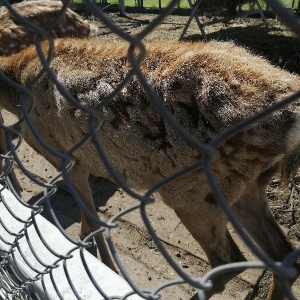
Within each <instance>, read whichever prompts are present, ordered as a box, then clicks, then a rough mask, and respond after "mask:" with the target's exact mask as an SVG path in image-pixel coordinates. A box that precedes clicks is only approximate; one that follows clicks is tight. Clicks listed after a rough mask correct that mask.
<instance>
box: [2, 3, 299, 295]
mask: <svg viewBox="0 0 300 300" xmlns="http://www.w3.org/2000/svg"><path fill="white" fill-rule="evenodd" d="M2 2H3V4H4V5H5V6H6V7H8V8H9V10H10V11H11V12H12V13H14V11H13V9H12V7H11V6H10V4H9V2H8V1H7V0H2ZM177 2H178V0H172V1H171V2H170V3H169V5H168V6H167V7H166V8H165V9H163V10H162V11H161V13H160V14H159V15H158V17H157V18H156V19H154V20H153V21H152V22H151V23H150V24H149V26H148V27H147V28H146V29H145V30H143V31H141V32H140V34H138V35H136V36H132V35H129V34H127V33H126V32H124V31H123V30H122V29H120V28H119V27H117V26H116V25H115V24H113V23H112V22H111V21H110V20H109V19H108V18H107V17H106V15H105V14H104V13H103V12H102V11H101V10H100V9H99V8H98V7H97V5H95V3H94V2H93V1H90V0H85V5H86V7H87V8H88V9H89V11H91V12H93V14H94V15H95V16H96V17H97V18H98V19H99V20H101V22H103V23H104V24H105V25H106V26H107V27H109V28H110V30H111V31H112V32H114V33H115V34H117V35H119V36H120V37H121V38H122V39H123V40H124V41H126V42H128V55H129V59H130V63H131V66H132V72H131V74H129V76H127V77H126V78H125V79H124V82H122V83H121V85H120V86H119V87H118V90H116V91H115V92H116V93H119V92H120V90H121V89H122V87H123V86H124V85H125V84H126V82H127V81H128V79H129V78H130V77H132V76H133V75H135V76H136V77H137V78H139V80H140V82H141V83H142V85H143V87H144V89H145V90H146V91H147V93H148V95H149V97H150V99H151V100H152V102H153V104H154V105H155V106H156V108H157V110H158V111H159V112H160V113H161V114H162V115H163V116H164V118H166V119H167V120H168V122H169V124H170V125H171V126H172V127H173V128H174V130H175V131H177V132H178V133H179V134H180V135H181V136H182V137H183V138H184V139H185V141H186V142H187V143H189V145H192V147H194V148H196V149H198V150H199V151H200V152H201V153H202V154H203V157H204V159H203V160H202V161H201V162H197V163H195V164H193V165H190V166H186V167H185V168H184V169H182V170H180V171H179V172H177V173H176V174H173V175H172V176H170V177H168V178H166V179H165V180H164V181H162V182H159V183H157V184H156V185H154V186H153V187H152V188H150V189H149V190H148V191H147V192H146V193H145V194H143V195H140V194H136V193H135V192H133V191H132V190H131V189H130V188H129V187H128V186H127V184H126V182H124V180H123V179H122V178H121V177H120V176H119V175H118V174H117V173H116V172H115V170H114V167H113V166H112V164H111V162H110V161H109V160H108V159H107V157H106V154H105V152H104V151H103V149H102V148H101V142H99V141H98V138H97V134H96V133H97V127H98V126H99V125H100V124H101V122H103V119H102V118H103V117H102V114H101V113H100V112H99V111H97V110H93V109H90V108H89V109H87V108H85V112H86V113H87V114H89V116H90V122H89V126H90V134H88V135H87V136H86V138H85V139H90V138H91V139H93V141H94V144H95V147H97V151H98V153H99V156H100V157H99V159H102V161H103V162H104V165H105V166H106V168H107V169H108V170H109V172H110V174H111V176H112V177H113V178H114V180H115V181H116V183H117V184H118V185H119V186H120V187H122V188H123V189H124V190H125V191H126V192H127V193H129V194H130V195H131V196H133V197H135V198H136V199H138V200H139V204H137V205H135V206H133V207H129V208H127V209H126V210H124V211H121V212H120V213H119V214H118V215H115V216H113V217H112V218H111V219H110V220H109V221H108V222H105V223H103V222H102V223H101V224H102V226H103V227H105V237H106V240H107V242H108V244H109V247H110V250H111V252H112V253H113V256H114V258H115V260H116V262H117V263H118V267H119V268H120V269H121V272H122V274H123V275H124V277H125V278H126V280H127V281H128V283H129V284H130V285H131V287H132V289H133V290H134V292H131V293H136V294H138V295H140V296H141V297H143V298H145V299H158V298H159V293H160V291H161V290H163V289H165V288H167V287H169V286H172V285H177V284H181V283H184V282H186V283H189V284H190V285H192V286H194V287H195V288H197V289H198V290H199V299H205V293H204V289H206V288H208V287H210V279H211V278H213V277H214V276H216V274H220V273H226V272H232V271H233V270H240V269H245V268H269V269H272V270H276V272H277V274H278V277H279V278H280V279H281V280H282V282H283V286H284V289H285V294H286V296H287V297H288V298H289V299H294V296H293V293H292V291H291V287H290V284H289V281H288V278H289V276H290V275H291V274H294V272H295V270H294V268H293V267H292V263H293V261H294V260H295V258H297V257H299V256H300V250H299V249H298V250H295V251H294V252H293V253H291V254H290V256H289V257H288V258H287V259H286V261H284V262H282V264H278V263H275V262H274V261H273V260H272V259H270V258H269V257H268V256H266V255H265V254H264V253H263V252H262V251H261V250H260V249H259V248H257V247H256V245H255V244H254V243H253V242H252V240H251V239H249V237H248V235H247V234H246V233H245V231H244V230H243V228H242V227H241V225H240V223H239V222H238V220H237V219H236V217H235V215H234V213H233V212H232V210H231V208H230V207H229V206H228V204H227V201H226V199H225V198H224V196H223V194H222V191H221V190H220V188H219V186H218V183H217V181H216V179H215V176H214V175H213V174H212V171H211V168H210V162H211V160H212V159H213V158H214V157H215V156H216V154H217V152H218V151H217V145H218V144H219V143H220V142H221V141H223V140H225V139H228V138H229V137H231V136H233V135H235V134H236V133H238V132H240V131H242V130H244V129H245V128H247V127H248V126H249V125H251V124H253V123H256V122H258V121H260V120H262V119H263V118H265V117H266V116H268V115H270V114H271V113H273V112H274V111H276V110H278V109H280V108H282V107H284V106H286V105H287V104H289V103H292V102H293V101H296V100H297V99H298V98H299V97H300V90H299V92H297V93H295V94H293V95H291V96H290V97H288V98H286V99H283V100H282V101H281V102H280V103H277V104H276V105H274V106H272V107H270V108H267V109H265V110H263V111H262V112H260V113H259V114H256V115H254V116H252V117H250V118H248V119H246V120H243V121H242V122H240V123H238V124H237V125H236V126H234V127H231V128H229V129H227V130H225V131H223V132H222V133H220V134H219V135H218V136H216V137H215V138H214V139H213V141H211V142H210V143H209V144H203V143H202V142H200V141H198V140H197V139H195V138H194V137H193V136H192V135H190V134H189V133H188V132H187V131H186V130H185V128H183V127H182V126H181V125H180V123H179V122H178V121H176V120H175V119H174V117H173V116H172V114H170V112H169V110H168V109H167V108H166V107H165V106H164V104H163V102H162V101H161V99H160V98H159V97H158V96H157V95H156V94H155V92H154V91H153V90H152V88H151V87H150V85H149V84H148V82H147V81H146V80H145V79H144V77H143V74H142V73H141V71H140V68H139V66H140V64H141V61H142V56H143V55H144V46H143V38H145V37H146V36H147V35H148V34H149V33H150V32H151V31H152V30H153V29H154V28H155V27H157V26H158V25H159V24H160V23H161V22H162V21H163V20H164V19H165V18H166V17H167V16H168V15H169V14H170V13H171V12H172V10H173V8H174V7H176V5H177ZM267 3H268V5H270V7H271V8H272V9H273V10H274V11H275V13H276V14H277V15H278V16H279V18H280V19H281V20H283V21H284V22H285V23H286V25H287V26H289V28H291V30H293V31H294V32H295V33H296V34H297V35H298V36H300V25H299V23H298V21H297V20H295V19H294V18H291V15H290V14H289V12H287V11H286V10H285V9H283V7H282V6H281V4H280V3H279V1H275V0H269V1H267ZM64 4H66V5H64V7H63V8H62V10H64V9H65V8H66V7H67V5H68V2H64ZM15 17H16V18H17V19H19V20H20V22H24V23H25V21H24V20H23V19H22V18H21V17H20V16H18V15H17V14H15ZM58 18H59V16H58ZM55 22H56V20H53V22H52V24H55ZM27 26H29V27H31V28H32V29H33V30H34V31H35V32H36V33H37V38H36V44H37V49H39V46H38V45H39V40H40V38H39V37H40V36H41V37H45V36H46V37H47V39H49V41H50V45H51V47H53V41H52V40H51V38H49V36H48V35H47V34H45V31H44V30H43V29H41V28H39V27H38V26H33V25H32V24H27ZM136 49H139V51H140V54H141V56H139V57H138V59H137V58H136V56H135V55H134V51H136ZM52 51H53V49H51V50H50V54H51V52H52ZM39 55H40V57H41V59H42V54H41V53H39ZM50 56H51V55H50ZM50 60H51V57H50V58H49V59H44V61H43V64H44V65H45V66H44V67H43V70H42V72H47V73H48V76H49V77H50V78H51V80H52V81H53V82H56V84H59V82H57V79H56V78H55V77H54V76H53V74H52V73H51V70H50V69H49V68H47V65H48V64H49V61H50ZM38 76H39V75H38ZM0 77H1V80H2V81H4V82H6V83H7V84H9V85H10V86H12V87H14V88H15V89H16V90H17V91H18V93H19V97H20V98H19V99H20V105H21V106H23V107H22V109H23V114H24V118H23V119H21V121H20V122H27V123H28V124H29V126H30V127H32V129H33V130H34V125H33V124H32V122H31V120H30V115H29V112H28V108H27V107H26V105H25V104H24V101H23V98H24V95H31V96H32V92H31V86H32V84H33V83H34V82H35V81H36V80H37V78H35V79H34V80H33V81H32V82H31V84H30V85H27V86H26V87H25V86H20V85H19V84H17V83H15V82H14V81H12V80H11V79H9V78H7V77H6V76H4V75H3V74H2V73H0ZM62 90H63V88H62ZM116 93H113V94H111V95H110V96H109V97H108V98H107V99H106V104H108V103H110V102H111V101H113V98H114V96H115V94H116ZM64 96H65V98H66V101H70V103H73V100H72V99H71V97H70V96H69V95H68V93H65V95H64ZM75 104H76V103H75ZM75 104H74V105H75ZM33 107H34V99H32V102H31V104H30V105H29V110H32V109H33ZM78 108H79V109H84V108H83V107H78ZM95 120H96V121H95ZM18 125H19V124H17V126H14V127H5V126H3V125H1V128H4V129H5V130H6V132H7V135H8V145H9V149H10V153H9V154H8V155H2V156H1V157H2V158H3V168H4V174H3V175H2V181H3V184H8V185H9V186H10V188H11V189H12V190H13V186H12V184H11V183H10V179H9V178H8V173H9V171H10V169H11V161H16V162H17V164H18V165H19V167H20V168H21V169H22V171H23V172H24V173H25V174H26V175H27V176H28V177H29V178H30V179H31V180H32V181H33V182H35V183H36V184H38V185H40V186H42V187H44V197H43V198H41V199H39V200H38V201H37V202H36V203H35V205H28V204H27V203H26V202H24V201H23V200H22V199H21V198H19V197H18V201H19V204H18V205H21V206H23V207H26V209H27V210H28V213H27V215H24V216H23V217H22V218H21V219H20V217H19V216H18V214H17V213H15V212H14V211H13V210H12V209H11V208H10V206H9V204H8V203H7V202H6V200H5V197H3V196H2V197H1V201H0V202H1V205H2V207H1V210H6V211H7V212H8V213H9V214H10V215H11V217H12V218H14V219H15V221H16V222H17V223H18V225H17V228H18V229H16V231H14V232H11V229H9V228H8V227H7V224H6V223H5V221H3V219H2V218H0V223H1V226H2V227H3V228H4V230H5V231H6V232H7V235H3V236H0V240H1V243H2V244H3V243H4V244H5V245H6V247H5V249H2V250H1V262H0V263H1V269H0V279H1V284H0V292H1V294H0V297H3V298H7V299H9V298H12V299H28V298H36V299H39V298H40V295H39V293H38V292H37V291H36V290H35V287H34V284H33V283H34V282H35V281H37V280H40V279H43V278H44V277H45V276H46V275H49V276H50V280H51V281H52V283H53V286H54V289H56V287H55V280H54V278H53V272H54V271H55V269H56V268H57V265H58V264H59V263H62V265H63V266H64V270H65V272H66V276H67V278H68V284H69V285H70V288H71V290H72V291H73V293H74V295H75V296H76V297H77V298H78V299H80V298H81V297H80V295H79V293H78V291H77V290H76V286H75V285H73V283H72V280H71V279H70V278H69V276H68V269H67V267H65V266H66V264H67V261H68V259H69V258H70V257H71V256H72V254H73V253H74V252H75V251H79V252H80V253H81V254H82V251H83V249H85V247H87V246H89V245H90V244H89V241H91V240H92V238H93V235H90V236H89V237H87V238H86V239H85V240H84V241H82V242H77V241H75V240H73V239H71V238H70V237H69V236H68V235H66V234H65V232H64V230H63V228H62V227H61V225H60V223H59V221H58V220H57V218H56V216H55V214H54V213H53V210H52V208H51V201H50V196H51V195H52V194H53V193H55V191H56V189H57V187H56V185H55V183H56V182H57V181H58V180H59V179H60V178H61V177H64V179H66V180H67V181H68V180H70V179H69V175H68V170H69V169H71V168H72V166H73V164H74V159H73V158H72V156H71V155H70V153H72V152H73V151H75V150H76V149H78V148H80V147H81V146H82V144H83V143H84V142H85V139H84V140H83V141H80V142H79V143H78V145H75V146H74V147H73V149H71V151H70V152H69V153H59V152H57V151H55V150H53V149H52V148H50V147H49V145H47V144H45V143H44V142H43V140H42V138H41V137H40V136H39V134H38V133H36V135H37V138H38V139H39V140H40V142H41V143H44V144H45V145H44V146H45V148H46V149H47V150H48V151H49V152H51V153H53V155H55V156H56V157H59V158H60V159H61V165H60V167H61V173H59V174H58V175H57V177H55V178H54V179H52V180H51V181H49V182H48V183H42V182H40V181H39V180H37V179H36V178H34V177H33V176H32V175H31V174H30V173H29V172H28V171H27V170H26V168H25V167H24V166H23V164H22V162H21V160H20V159H19V158H18V155H17V153H16V150H17V149H18V147H19V145H20V143H21V139H20V141H19V142H18V143H17V145H16V146H13V143H12V136H15V135H16V134H17V135H19V137H20V138H21V135H20V133H19V132H18V130H17V127H18ZM97 141H98V142H97ZM199 167H202V168H203V169H204V170H205V172H206V175H207V180H208V182H209V184H210V186H211V187H212V189H213V191H214V195H215V196H216V198H217V200H218V203H219V205H220V207H222V209H223V210H224V212H225V213H226V214H227V216H228V218H229V219H230V221H231V223H232V224H233V226H234V227H235V229H236V231H237V232H238V233H239V234H240V236H241V237H242V239H243V240H244V241H245V242H246V243H247V245H248V246H249V248H250V249H252V251H254V253H256V255H257V256H258V257H259V258H260V261H258V262H243V263H233V264H228V265H224V266H220V267H218V268H215V269H212V270H211V271H209V272H208V273H207V274H206V275H205V276H203V277H202V278H190V277H189V276H188V275H186V274H185V273H184V272H182V270H181V269H180V268H179V267H178V266H177V264H176V263H175V262H174V260H173V259H172V258H171V257H170V255H169V254H168V253H167V251H166V250H165V248H164V246H163V245H162V243H161V241H160V240H159V239H158V237H157V235H156V234H155V232H154V230H153V228H152V226H151V224H150V222H149V219H148V216H147V214H146V212H145V206H146V205H147V204H148V203H149V202H150V201H152V200H151V195H152V194H153V192H155V191H156V190H157V189H159V188H160V187H161V186H163V185H166V184H168V183H169V182H171V181H173V180H176V179H177V178H179V177H180V176H184V175H186V174H188V173H189V172H191V171H193V170H194V169H197V168H199ZM72 193H73V194H76V191H73V192H72ZM77 198H78V199H79V200H78V201H80V197H79V196H78V197H77ZM44 208H45V209H47V210H48V211H49V213H50V214H51V216H52V218H53V221H54V222H55V223H56V225H57V227H58V228H59V230H60V231H61V233H62V234H63V235H65V236H66V238H67V239H68V240H69V242H70V243H71V244H72V245H73V247H71V248H70V249H69V250H68V251H67V252H65V253H57V252H56V251H55V250H54V249H53V247H52V246H50V245H49V243H48V242H47V239H46V238H45V237H44V236H43V235H42V234H41V233H40V231H39V228H38V226H37V221H36V219H37V217H38V216H39V214H40V212H41V210H42V209H44ZM133 210H140V212H141V215H142V218H143V221H144V223H145V225H146V227H147V229H148V231H149V233H150V234H151V236H152V238H153V241H154V242H155V244H156V246H157V248H158V249H159V250H160V252H161V254H162V255H163V256H164V257H165V258H166V260H167V261H168V263H169V264H170V265H171V266H172V268H173V269H174V270H175V271H176V272H177V273H178V274H179V278H178V279H177V280H172V281H171V280H170V281H167V282H164V283H162V284H161V285H160V286H157V287H156V288H155V289H153V290H146V291H145V290H141V289H140V288H139V287H137V286H136V285H135V284H134V283H133V282H132V281H131V279H130V276H129V275H128V274H127V272H126V269H124V267H123V266H122V264H121V262H120V261H119V259H118V253H117V250H116V248H115V246H114V244H113V243H112V241H111V237H110V232H111V230H112V228H113V227H114V223H115V222H116V221H117V220H118V219H119V218H121V217H122V216H123V215H125V214H127V213H129V212H131V211H133ZM1 214H2V212H1ZM31 231H34V232H35V234H36V235H38V236H39V238H40V241H41V243H42V244H43V247H44V248H46V249H47V251H48V252H51V254H52V255H53V261H52V263H45V262H44V261H43V259H42V258H41V257H40V256H39V254H37V252H38V249H35V248H34V247H32V245H31V241H30V232H31ZM96 234H99V232H97V233H95V234H94V235H96ZM24 237H25V239H26V242H27V244H28V247H29V248H30V249H31V252H32V256H33V257H32V259H34V260H37V261H38V262H39V264H40V266H41V268H39V269H36V267H34V266H33V264H32V262H31V259H29V258H28V257H26V256H25V255H24V256H23V257H22V259H23V260H24V261H25V262H26V263H27V265H28V268H30V269H32V271H33V273H34V275H32V276H28V275H26V274H24V273H23V271H22V270H21V269H18V262H17V259H16V257H15V254H16V252H18V253H19V254H18V255H21V256H22V251H20V247H19V241H20V239H22V238H23V239H24ZM81 258H82V260H83V263H84V256H82V257H81ZM84 267H85V269H86V273H87V275H88V276H89V277H90V280H91V283H92V284H94V286H95V288H96V290H97V291H98V292H99V297H100V295H102V296H103V297H104V298H107V299H126V297H128V296H129V294H127V295H122V296H119V297H118V298H109V297H108V296H107V295H105V293H104V292H103V290H102V289H101V286H98V285H97V283H96V281H95V280H94V278H93V274H92V273H91V272H90V270H89V269H88V267H87V266H86V265H84ZM44 296H45V298H49V297H48V293H47V290H44ZM58 298H61V299H62V298H63V297H62V296H61V295H58Z"/></svg>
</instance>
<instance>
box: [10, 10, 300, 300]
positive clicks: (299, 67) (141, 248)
mask: <svg viewBox="0 0 300 300" xmlns="http://www.w3.org/2000/svg"><path fill="white" fill-rule="evenodd" d="M108 16H109V18H111V19H112V20H113V21H114V22H115V23H116V24H118V25H119V26H120V27H121V28H123V29H124V30H125V31H126V32H127V33H131V34H136V33H138V32H140V31H141V30H142V29H144V28H145V26H147V25H148V24H149V23H150V22H151V20H153V19H154V18H156V17H157V15H156V14H149V13H148V14H146V13H128V14H127V15H126V17H121V16H119V15H118V13H115V12H114V13H108ZM187 20H188V17H187V16H179V15H172V16H170V17H168V18H167V19H166V20H164V21H163V23H162V24H161V25H160V26H159V27H158V28H156V29H155V30H154V31H153V32H152V33H151V34H149V36H147V38H146V40H160V41H164V40H177V39H178V38H179V36H180V34H181V32H182V30H183V27H184V25H185V23H186V22H187ZM202 20H204V21H205V22H208V21H210V20H211V19H208V18H203V19H202ZM89 21H90V23H91V25H92V35H93V36H97V37H98V38H99V39H102V40H118V39H120V38H119V37H117V36H116V35H114V34H113V33H111V31H110V30H109V29H107V27H105V26H104V25H102V24H101V23H100V22H99V21H97V20H95V18H93V17H91V16H90V17H89ZM205 31H206V33H207V37H208V38H209V39H217V40H226V41H227V40H228V41H230V40H234V41H235V43H236V44H238V45H242V46H244V47H247V48H249V49H251V50H252V51H253V52H254V53H256V54H258V55H262V56H264V57H266V58H267V59H269V60H270V61H271V62H272V63H273V64H276V65H279V66H281V67H284V68H286V69H288V70H289V71H291V72H295V73H298V74H300V64H299V59H300V55H299V49H300V48H299V41H298V39H297V38H296V37H294V36H293V34H292V33H290V32H289V31H288V30H286V28H285V27H284V26H283V25H282V24H281V23H279V22H278V21H276V20H275V19H268V29H267V28H266V27H265V26H264V24H263V22H262V21H261V20H260V19H255V18H244V19H242V18H239V19H235V20H232V21H230V22H227V23H217V24H214V25H210V26H209V25H208V26H206V27H205ZM184 39H186V40H192V41H195V42H197V41H199V40H201V39H202V37H201V35H200V32H199V29H198V27H197V25H196V22H195V21H193V22H192V24H191V26H190V28H189V29H188V31H187V33H186V35H185V38H184ZM4 118H5V121H6V122H7V123H12V122H14V116H12V115H11V114H9V113H5V115H4ZM18 153H19V157H20V159H21V160H22V162H23V163H24V165H25V166H26V168H27V169H28V170H29V171H30V172H31V173H32V174H34V176H35V177H36V178H39V179H41V180H43V181H49V180H50V179H51V178H53V176H54V174H56V173H57V171H56V170H55V169H54V168H53V167H52V166H51V165H49V163H47V162H46V161H45V160H43V158H42V157H40V156H39V155H38V154H37V153H35V152H34V150H32V149H31V148H30V147H29V146H28V145H27V144H26V143H25V142H24V143H23V144H22V146H21V147H20V149H19V150H18ZM16 172H17V176H18V178H19V180H20V182H21V185H22V187H23V193H22V196H23V198H24V199H25V200H26V201H28V202H29V203H31V204H33V203H35V201H36V200H37V199H38V198H39V197H40V196H41V192H42V189H41V188H40V187H38V186H37V185H35V184H33V183H32V182H30V180H28V179H27V178H26V176H25V175H24V174H22V173H21V172H20V170H19V169H18V167H16ZM90 183H91V186H92V189H93V194H94V198H95V203H96V205H97V207H100V209H99V217H100V218H102V219H106V218H109V217H111V216H113V215H114V214H116V213H118V212H120V211H121V210H123V209H124V208H125V207H129V206H130V205H132V204H134V203H136V201H135V200H134V199H131V198H130V197H129V196H128V195H127V194H125V193H124V192H123V191H122V190H121V189H119V188H118V187H116V186H115V185H114V184H113V183H111V182H108V181H106V180H104V179H101V178H91V180H90ZM299 184H300V179H297V178H296V179H295V182H294V183H293V184H292V185H290V186H289V187H288V188H287V189H281V188H280V187H279V185H278V183H277V182H276V181H274V182H273V183H272V185H271V186H270V189H269V198H270V204H271V207H272V210H273V212H274V215H275V216H276V218H277V220H278V222H279V223H280V224H281V225H282V227H283V229H284V231H285V232H286V233H287V234H288V236H289V237H290V238H291V239H292V240H293V241H294V242H295V243H296V244H298V245H299V241H300V233H299V232H300V231H299V226H300V220H299V218H300V214H299V207H300V206H299V193H300V191H299V188H300V185H299ZM51 199H52V205H53V208H54V210H55V213H56V215H57V217H58V219H59V220H60V222H61V224H62V226H63V227H64V228H65V230H66V231H67V232H68V233H69V234H70V235H71V236H72V237H73V238H75V239H78V233H79V228H80V214H79V210H78V207H77V206H76V204H75V202H74V200H73V199H72V198H71V196H70V195H69V194H68V193H67V192H66V191H64V190H63V189H59V190H58V192H57V193H56V194H55V195H54V196H53V197H52V198H51ZM108 199H109V201H108V203H107V205H106V206H105V207H101V205H102V204H103V203H104V202H105V201H106V200H108ZM44 216H45V217H48V215H47V212H44ZM148 216H149V218H150V221H151V223H152V225H153V227H154V228H155V231H156V234H157V235H158V237H159V238H160V240H161V241H162V243H163V244H164V246H165V247H166V249H167V251H168V252H169V254H170V255H171V256H172V258H173V259H174V260H175V261H176V262H177V264H178V265H179V266H181V268H182V269H183V270H184V271H185V272H186V274H188V275H190V276H201V275H203V274H204V273H205V272H206V271H208V270H209V265H208V262H207V259H206V256H205V254H204V252H203V250H202V249H201V248H200V247H199V245H198V244H197V243H196V242H195V241H194V240H193V238H192V237H191V236H190V234H189V233H188V232H187V230H186V229H185V228H184V227H183V225H182V224H181V222H180V221H179V219H178V218H177V217H176V215H175V214H174V213H173V211H172V210H171V209H169V208H168V207H166V206H165V205H164V204H163V203H162V201H160V200H159V199H158V198H157V201H156V202H155V203H154V204H153V205H151V206H150V207H149V210H148ZM118 225H119V227H118V228H117V229H115V230H113V231H112V239H113V242H114V244H115V246H116V248H117V251H118V253H119V255H120V258H121V261H122V263H123V264H124V266H125V268H126V270H127V272H128V274H130V276H131V277H132V280H133V281H134V282H135V283H136V284H137V285H138V286H139V287H140V288H143V289H148V288H149V289H153V288H154V287H157V286H158V285H159V284H161V283H163V282H165V281H166V280H170V279H175V278H177V275H176V273H175V272H174V270H173V269H172V268H171V267H170V266H169V265H168V264H167V263H166V261H165V259H164V258H163V257H162V255H161V254H160V253H159V251H158V250H157V248H156V246H155V245H154V243H153V241H152V239H151V237H150V236H149V234H148V232H147V230H146V229H145V226H144V224H143V221H142V219H141V217H140V215H139V212H137V211H134V212H132V213H130V214H127V215H125V216H124V217H122V218H121V221H120V222H118ZM230 231H231V233H232V235H233V236H234V238H235V239H236V241H237V244H238V245H239V247H240V248H241V249H242V251H243V253H244V254H245V256H246V257H247V258H248V259H249V260H255V257H254V256H253V254H252V253H251V251H250V250H249V249H248V248H247V247H246V246H245V245H244V244H243V243H242V242H241V240H240V239H239V237H238V236H237V234H236V233H235V231H234V230H233V229H232V228H231V227H230ZM269 281H270V273H269V272H266V271H261V270H248V271H245V272H244V273H242V274H241V275H239V276H238V277H237V278H235V279H234V280H232V281H231V282H230V283H229V284H228V286H227V288H226V290H225V291H224V292H223V293H222V294H220V295H216V296H214V297H213V298H212V299H245V300H246V299H247V300H250V299H266V293H267V287H268V283H269ZM294 291H295V295H296V298H297V299H300V281H299V280H298V281H297V282H296V284H295V285H294ZM193 293H194V290H193V288H191V287H190V286H189V285H188V284H183V285H176V286H172V287H170V288H167V289H165V290H163V291H162V293H161V295H162V297H161V299H166V300H170V299H176V300H177V299H178V300H179V299H183V300H185V299H189V297H190V296H191V295H192V294H193Z"/></svg>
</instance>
